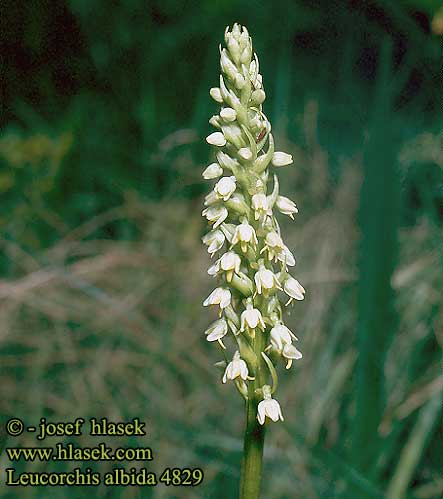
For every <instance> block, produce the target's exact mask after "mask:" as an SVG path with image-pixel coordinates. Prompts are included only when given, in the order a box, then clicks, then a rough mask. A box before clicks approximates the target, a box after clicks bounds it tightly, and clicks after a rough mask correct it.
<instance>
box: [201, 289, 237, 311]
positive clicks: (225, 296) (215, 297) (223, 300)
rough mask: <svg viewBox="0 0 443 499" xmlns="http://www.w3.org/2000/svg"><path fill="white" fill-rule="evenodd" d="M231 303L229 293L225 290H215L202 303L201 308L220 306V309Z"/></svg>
mask: <svg viewBox="0 0 443 499" xmlns="http://www.w3.org/2000/svg"><path fill="white" fill-rule="evenodd" d="M230 303H231V292H230V291H229V289H226V288H215V289H214V291H213V292H212V293H211V294H210V295H209V296H208V297H207V298H206V300H205V301H204V302H203V306H204V307H207V306H209V305H220V309H224V308H226V307H227V306H228V305H229V304H230Z"/></svg>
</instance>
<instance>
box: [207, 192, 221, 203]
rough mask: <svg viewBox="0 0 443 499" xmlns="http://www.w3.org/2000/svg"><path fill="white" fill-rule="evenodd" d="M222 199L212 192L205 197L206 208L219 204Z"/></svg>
mask: <svg viewBox="0 0 443 499" xmlns="http://www.w3.org/2000/svg"><path fill="white" fill-rule="evenodd" d="M219 201H220V198H219V197H218V196H217V194H216V193H215V192H214V191H211V192H210V193H209V194H206V196H205V206H211V205H212V204H215V203H218V202H219Z"/></svg>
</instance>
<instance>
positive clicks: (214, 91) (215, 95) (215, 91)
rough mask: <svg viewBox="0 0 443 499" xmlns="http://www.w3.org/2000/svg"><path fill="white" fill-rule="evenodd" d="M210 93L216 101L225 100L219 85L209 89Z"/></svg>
mask: <svg viewBox="0 0 443 499" xmlns="http://www.w3.org/2000/svg"><path fill="white" fill-rule="evenodd" d="M209 95H210V96H211V97H212V98H213V99H214V100H215V102H218V103H219V104H221V103H222V102H223V97H222V94H221V92H220V89H219V88H218V87H212V88H211V89H210V90H209Z"/></svg>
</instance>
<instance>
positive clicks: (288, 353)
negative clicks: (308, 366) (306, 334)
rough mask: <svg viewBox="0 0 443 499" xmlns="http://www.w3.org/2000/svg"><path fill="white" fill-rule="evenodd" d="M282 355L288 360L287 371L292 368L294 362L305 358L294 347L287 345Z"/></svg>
mask: <svg viewBox="0 0 443 499" xmlns="http://www.w3.org/2000/svg"><path fill="white" fill-rule="evenodd" d="M282 355H283V357H284V358H285V359H287V360H288V363H287V364H286V369H290V368H291V366H292V362H293V361H294V360H298V359H301V358H302V357H303V355H302V353H301V352H300V351H299V350H297V349H296V348H295V346H294V345H292V344H290V345H285V346H284V347H283V352H282Z"/></svg>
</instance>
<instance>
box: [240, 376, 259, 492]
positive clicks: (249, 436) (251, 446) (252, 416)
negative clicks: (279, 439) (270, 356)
mask: <svg viewBox="0 0 443 499" xmlns="http://www.w3.org/2000/svg"><path fill="white" fill-rule="evenodd" d="M250 387H252V389H249V399H248V401H247V402H246V429H245V440H244V448H243V461H242V467H241V478H240V499H258V498H259V496H260V483H261V473H262V460H263V445H264V440H265V427H264V426H262V425H261V424H259V422H258V421H257V405H258V400H257V396H256V395H255V394H254V393H253V390H254V388H253V387H254V383H250ZM251 392H252V393H251Z"/></svg>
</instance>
